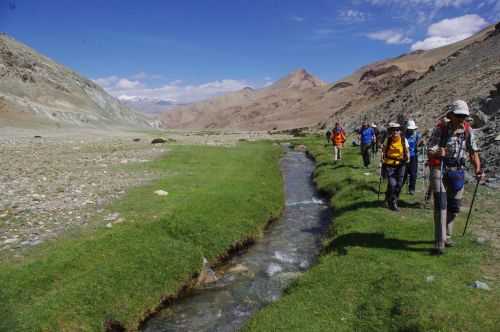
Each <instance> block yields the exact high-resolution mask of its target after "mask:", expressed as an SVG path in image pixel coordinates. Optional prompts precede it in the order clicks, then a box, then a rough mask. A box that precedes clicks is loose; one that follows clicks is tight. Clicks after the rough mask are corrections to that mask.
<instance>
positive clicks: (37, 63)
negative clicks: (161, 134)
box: [0, 34, 154, 127]
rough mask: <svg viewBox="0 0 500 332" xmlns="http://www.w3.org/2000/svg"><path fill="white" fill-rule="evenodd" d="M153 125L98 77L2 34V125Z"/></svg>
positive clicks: (0, 69)
mask: <svg viewBox="0 0 500 332" xmlns="http://www.w3.org/2000/svg"><path fill="white" fill-rule="evenodd" d="M41 125H47V126H53V125H57V126H68V125H69V126H78V127H104V126H124V127H151V126H152V125H154V121H152V120H148V119H147V118H146V117H144V116H142V115H140V114H137V113H135V112H133V111H131V110H130V109H129V108H127V107H125V106H124V105H122V104H121V103H120V102H119V101H118V100H116V99H115V98H113V97H111V96H110V95H108V94H107V93H106V92H105V91H104V90H103V89H102V88H101V87H99V86H98V85H96V84H95V83H94V82H92V81H90V80H88V79H86V78H83V77H82V76H80V75H78V74H77V73H75V72H74V71H71V70H70V69H67V68H65V67H64V66H62V65H59V64H57V63H55V62H54V61H52V60H50V59H49V58H47V57H45V56H43V55H40V54H38V53H37V52H36V51H35V50H33V49H31V48H29V47H27V46H25V45H23V44H21V43H19V42H17V41H15V40H14V39H13V38H11V37H9V36H7V35H5V34H0V126H12V127H17V126H23V127H33V126H41Z"/></svg>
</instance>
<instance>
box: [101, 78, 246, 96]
mask: <svg viewBox="0 0 500 332" xmlns="http://www.w3.org/2000/svg"><path fill="white" fill-rule="evenodd" d="M134 77H137V75H134ZM94 82H96V83H97V84H99V85H101V86H102V87H103V88H104V89H105V90H106V91H107V92H108V93H110V94H111V95H113V96H115V97H117V98H120V99H122V100H132V99H137V98H149V99H161V100H171V101H176V102H179V103H188V102H193V101H198V100H202V99H206V98H210V97H213V96H216V95H220V94H223V93H227V92H233V91H238V90H241V89H243V88H245V87H248V86H250V84H249V83H248V82H246V81H243V80H234V79H223V80H216V81H212V82H207V83H203V84H199V85H192V84H183V81H181V80H175V81H172V82H169V83H168V84H164V85H162V86H159V87H149V86H147V84H146V83H145V82H144V81H139V80H132V79H131V78H120V77H117V76H109V77H103V78H98V79H95V80H94Z"/></svg>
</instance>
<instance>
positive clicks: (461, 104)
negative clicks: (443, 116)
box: [448, 100, 470, 116]
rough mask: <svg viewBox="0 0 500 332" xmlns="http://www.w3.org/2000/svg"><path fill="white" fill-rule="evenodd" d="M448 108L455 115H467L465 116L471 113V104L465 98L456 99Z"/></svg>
mask: <svg viewBox="0 0 500 332" xmlns="http://www.w3.org/2000/svg"><path fill="white" fill-rule="evenodd" d="M448 110H449V111H448V112H449V113H450V112H451V113H453V114H455V115H465V116H469V115H470V112H469V106H468V105H467V103H466V102H465V101H463V100H456V101H454V102H453V104H451V105H450V106H448Z"/></svg>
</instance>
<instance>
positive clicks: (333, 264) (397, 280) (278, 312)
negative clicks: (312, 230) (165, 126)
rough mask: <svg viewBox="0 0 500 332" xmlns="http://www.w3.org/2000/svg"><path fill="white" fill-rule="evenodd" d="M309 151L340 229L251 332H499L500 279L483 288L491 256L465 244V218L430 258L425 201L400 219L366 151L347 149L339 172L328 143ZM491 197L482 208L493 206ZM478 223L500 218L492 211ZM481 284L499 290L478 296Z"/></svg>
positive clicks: (314, 143) (408, 202)
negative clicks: (364, 159)
mask: <svg viewBox="0 0 500 332" xmlns="http://www.w3.org/2000/svg"><path fill="white" fill-rule="evenodd" d="M302 143H303V144H305V145H306V146H307V147H308V149H309V151H310V153H311V154H312V156H313V157H314V158H315V160H316V164H317V168H316V170H315V174H314V180H315V182H316V184H317V187H318V188H319V190H320V191H321V192H323V193H324V194H326V195H328V196H329V197H331V200H330V204H331V206H332V207H333V209H334V217H333V221H334V223H333V224H332V226H331V229H330V231H329V234H328V235H327V236H326V238H325V239H324V252H323V254H322V256H321V257H320V259H319V261H318V263H317V265H316V266H314V267H313V268H312V269H311V270H310V271H308V272H307V273H305V274H304V276H303V277H302V278H300V279H299V280H298V281H297V282H295V283H294V284H293V285H292V286H291V287H290V288H289V289H288V290H287V292H286V295H285V296H284V297H283V298H282V299H281V300H279V301H277V302H275V303H274V304H272V305H270V306H268V307H266V308H265V309H264V310H262V311H261V312H259V313H258V314H257V315H256V316H255V317H254V318H253V319H252V320H251V321H250V322H249V323H248V325H247V326H246V329H245V330H246V331H498V330H499V328H500V315H498V308H499V307H500V283H499V281H498V275H497V276H496V279H495V278H493V279H491V278H489V279H488V280H485V274H484V271H483V269H482V268H483V264H484V263H485V262H487V261H488V259H489V258H490V257H491V252H492V248H490V247H489V246H487V245H480V244H478V243H476V241H474V240H473V237H472V236H466V237H461V232H462V230H463V226H464V219H465V217H466V213H462V214H461V215H460V217H459V220H458V222H457V225H456V228H455V233H456V235H455V241H456V246H455V247H454V248H449V249H447V252H446V254H445V255H444V256H440V257H435V256H431V255H429V250H430V249H431V248H432V247H433V240H434V233H433V227H434V226H433V217H432V210H431V209H424V208H422V204H421V203H420V202H419V200H421V199H422V197H420V196H417V197H413V196H409V195H403V196H402V198H403V202H402V204H401V206H402V207H403V208H402V211H401V213H396V212H392V211H390V210H388V209H386V208H384V207H382V203H381V202H379V201H378V199H377V192H378V176H377V169H376V168H375V166H374V167H373V168H370V169H368V170H366V169H364V168H363V167H362V166H361V158H360V156H359V150H358V149H355V148H347V149H346V150H345V155H344V157H345V160H344V161H341V162H337V163H335V164H334V163H333V162H332V155H331V153H332V152H331V149H330V148H328V147H325V146H324V145H323V140H322V139H321V138H319V137H317V138H310V139H305V140H303V142H302ZM366 173H370V174H366ZM383 189H384V190H385V184H384V186H383ZM468 192H469V194H470V193H471V192H472V189H471V188H469V189H468ZM484 192H485V189H484V188H482V189H481V193H482V194H483V196H482V197H481V200H488V198H487V197H486V196H485V195H486V194H485V193H484ZM420 195H421V196H423V194H422V193H421V194H420ZM491 195H495V196H494V197H495V198H496V199H497V202H498V194H491ZM382 196H383V195H382ZM491 198H492V197H490V199H491ZM430 205H431V204H430ZM474 218H475V219H474V223H477V224H479V223H481V221H482V220H486V219H495V218H496V219H498V218H497V217H496V214H495V213H494V212H493V214H488V213H487V212H485V211H482V213H476V211H475V214H474ZM476 280H480V281H487V283H488V285H489V286H490V287H491V290H489V291H488V290H482V289H476V288H473V287H471V286H472V284H473V283H474V282H475V281H476Z"/></svg>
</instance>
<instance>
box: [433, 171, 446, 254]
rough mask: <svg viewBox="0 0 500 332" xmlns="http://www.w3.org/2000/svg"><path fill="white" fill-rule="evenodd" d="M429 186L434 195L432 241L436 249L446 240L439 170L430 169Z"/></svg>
mask: <svg viewBox="0 0 500 332" xmlns="http://www.w3.org/2000/svg"><path fill="white" fill-rule="evenodd" d="M430 181H431V188H432V193H433V196H434V242H435V246H436V248H438V249H444V245H445V241H446V204H447V197H446V189H445V188H444V186H443V182H442V178H441V171H440V170H439V169H438V168H432V169H431V177H430Z"/></svg>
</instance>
